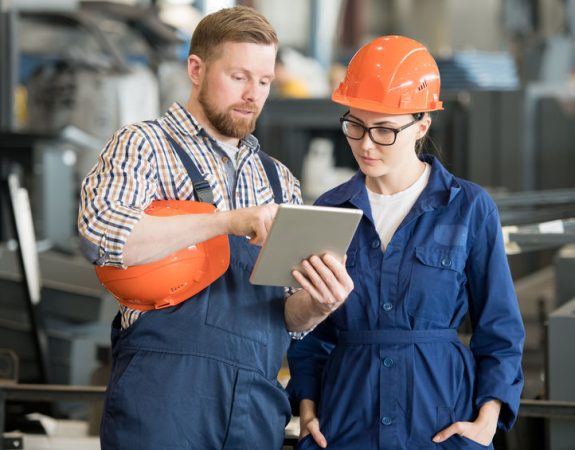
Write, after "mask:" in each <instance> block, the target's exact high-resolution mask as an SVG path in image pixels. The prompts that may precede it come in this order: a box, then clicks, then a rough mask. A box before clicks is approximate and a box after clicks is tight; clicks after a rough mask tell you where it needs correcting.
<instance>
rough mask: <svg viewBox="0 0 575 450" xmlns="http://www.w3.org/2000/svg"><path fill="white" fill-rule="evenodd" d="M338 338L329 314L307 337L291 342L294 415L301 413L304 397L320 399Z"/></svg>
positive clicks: (288, 387)
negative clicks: (300, 405) (327, 368)
mask: <svg viewBox="0 0 575 450" xmlns="http://www.w3.org/2000/svg"><path fill="white" fill-rule="evenodd" d="M336 340H337V337H336V331H335V327H334V326H333V324H332V321H331V319H330V318H329V317H328V318H327V319H326V320H324V321H323V322H322V323H320V324H319V325H318V326H317V327H316V328H315V329H314V330H313V331H312V332H311V333H309V334H308V335H307V336H306V337H304V338H303V339H301V340H298V341H292V342H291V345H290V347H289V349H288V353H287V358H288V364H289V369H290V381H289V383H288V386H287V391H288V394H289V397H290V402H291V404H292V410H293V412H294V414H295V415H298V414H299V412H298V410H299V402H300V401H301V400H304V399H308V400H314V401H315V402H316V403H317V402H318V401H319V398H320V392H321V379H322V376H323V371H324V368H325V365H326V362H327V359H328V357H329V355H330V353H331V351H332V350H333V348H334V347H335V342H336Z"/></svg>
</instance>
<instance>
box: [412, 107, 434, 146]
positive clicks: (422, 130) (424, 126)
mask: <svg viewBox="0 0 575 450" xmlns="http://www.w3.org/2000/svg"><path fill="white" fill-rule="evenodd" d="M430 126H431V116H430V115H429V113H425V115H424V116H423V118H422V119H421V120H420V121H419V122H417V135H416V137H415V139H416V140H419V139H421V138H423V137H424V136H425V135H426V134H427V132H428V131H429V127H430Z"/></svg>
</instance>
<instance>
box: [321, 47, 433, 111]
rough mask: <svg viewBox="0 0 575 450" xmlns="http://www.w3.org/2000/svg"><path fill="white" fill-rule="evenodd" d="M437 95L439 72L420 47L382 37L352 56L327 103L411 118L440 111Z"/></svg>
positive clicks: (429, 55) (425, 51) (427, 53)
mask: <svg viewBox="0 0 575 450" xmlns="http://www.w3.org/2000/svg"><path fill="white" fill-rule="evenodd" d="M439 91H440V76H439V69H438V68H437V64H436V62H435V60H434V59H433V57H432V56H431V54H430V53H429V51H428V50H427V49H426V48H425V47H424V46H423V45H422V44H420V43H419V42H417V41H415V40H413V39H410V38H407V37H404V36H382V37H379V38H377V39H374V40H373V41H371V42H369V43H368V44H366V45H364V46H363V47H362V48H361V49H359V50H358V52H357V53H356V54H355V55H354V56H353V58H352V59H351V61H350V63H349V66H348V68H347V72H346V75H345V79H344V81H343V82H342V83H340V85H339V87H338V88H337V89H336V90H335V91H334V92H333V94H332V97H331V99H332V100H333V101H334V102H335V103H339V104H342V105H345V106H348V107H350V108H357V109H362V110H366V111H373V112H380V113H384V114H413V113H418V112H426V111H436V110H440V109H443V106H442V102H441V101H440V100H439Z"/></svg>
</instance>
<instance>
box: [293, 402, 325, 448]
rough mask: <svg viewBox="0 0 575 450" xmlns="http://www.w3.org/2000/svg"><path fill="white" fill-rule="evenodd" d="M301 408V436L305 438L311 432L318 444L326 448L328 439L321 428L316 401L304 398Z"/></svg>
mask: <svg viewBox="0 0 575 450" xmlns="http://www.w3.org/2000/svg"><path fill="white" fill-rule="evenodd" d="M299 410H300V415H299V426H300V428H299V438H300V439H303V438H304V437H306V436H307V435H308V434H311V437H312V438H313V440H314V441H315V443H316V444H317V445H319V446H320V447H321V448H326V447H327V441H326V439H325V436H324V435H323V434H322V433H321V431H320V430H319V419H318V418H317V416H316V412H315V402H314V401H313V400H302V401H301V402H300V407H299Z"/></svg>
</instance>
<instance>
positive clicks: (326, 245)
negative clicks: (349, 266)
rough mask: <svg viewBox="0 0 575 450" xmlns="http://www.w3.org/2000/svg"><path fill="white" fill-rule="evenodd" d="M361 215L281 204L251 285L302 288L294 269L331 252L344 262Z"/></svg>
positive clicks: (321, 207)
mask: <svg viewBox="0 0 575 450" xmlns="http://www.w3.org/2000/svg"><path fill="white" fill-rule="evenodd" d="M362 215H363V212H362V211H361V210H359V209H350V208H333V207H326V206H308V205H289V204H281V205H279V208H278V212H277V214H276V217H275V219H274V222H273V224H272V226H271V229H270V233H269V235H268V237H267V239H266V242H265V243H264V245H263V247H262V249H261V251H260V254H259V256H258V259H257V261H256V264H255V266H254V269H253V271H252V273H251V276H250V282H251V283H252V284H261V285H267V286H291V287H300V286H299V283H298V282H297V281H296V280H295V279H294V278H293V276H292V274H291V271H292V269H294V268H298V267H301V266H300V263H301V261H302V260H303V259H306V258H309V257H310V256H311V255H322V254H324V253H331V254H332V255H334V256H335V257H336V258H341V259H343V257H344V255H345V253H346V252H347V248H348V247H349V244H350V242H351V239H352V238H353V235H354V233H355V230H356V228H357V225H358V224H359V221H360V219H361V216H362Z"/></svg>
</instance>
